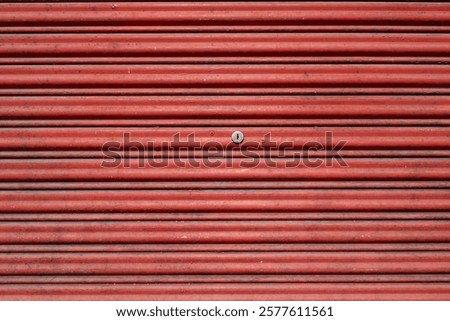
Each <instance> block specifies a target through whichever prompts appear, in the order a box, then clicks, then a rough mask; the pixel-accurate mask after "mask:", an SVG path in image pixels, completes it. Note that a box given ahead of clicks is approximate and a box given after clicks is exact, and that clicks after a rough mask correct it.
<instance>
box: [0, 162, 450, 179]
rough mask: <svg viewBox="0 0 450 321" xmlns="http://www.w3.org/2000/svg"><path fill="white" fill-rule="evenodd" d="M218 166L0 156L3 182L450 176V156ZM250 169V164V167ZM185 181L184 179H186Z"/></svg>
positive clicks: (428, 177) (423, 177) (227, 163)
mask: <svg viewBox="0 0 450 321" xmlns="http://www.w3.org/2000/svg"><path fill="white" fill-rule="evenodd" d="M211 162H217V165H215V166H208V164H206V163H205V162H204V161H203V162H198V164H194V163H193V162H191V163H189V162H186V165H185V166H183V167H180V166H179V164H177V161H175V160H173V159H170V160H168V162H167V166H164V167H161V168H158V167H155V166H152V165H151V164H149V163H148V162H143V164H141V165H142V166H141V165H140V161H139V160H138V159H131V160H129V161H128V165H127V166H125V165H124V164H123V163H122V164H121V165H119V166H118V167H115V168H110V167H102V160H99V159H58V160H51V159H50V160H49V159H36V160H33V161H30V160H17V159H15V160H0V182H58V181H59V182H76V181H82V182H90V181H93V182H121V181H138V182H139V181H143V182H183V181H186V182H193V181H214V182H217V183H219V184H217V185H220V183H221V182H224V181H233V182H239V181H244V182H249V181H269V182H270V181H278V180H280V181H286V180H288V181H295V180H301V181H313V180H318V181H333V180H346V181H351V180H355V181H358V180H365V181H377V180H383V181H385V180H400V181H401V180H428V181H433V180H434V181H446V180H449V179H450V160H449V159H445V158H426V159H421V158H408V159H401V158H397V159H396V158H372V159H366V158H363V159H358V158H351V159H348V160H347V161H346V165H347V166H338V165H336V166H326V164H325V163H322V164H320V165H319V166H316V167H311V166H307V165H306V164H304V163H300V164H298V165H297V166H289V160H286V159H282V158H278V159H275V160H273V161H272V162H271V164H267V163H264V162H259V163H258V164H253V166H248V167H244V166H242V163H244V164H248V163H249V162H248V161H247V162H246V161H245V160H242V159H240V160H239V159H234V160H225V159H212V160H211ZM249 169H251V170H249ZM181 186H183V185H181Z"/></svg>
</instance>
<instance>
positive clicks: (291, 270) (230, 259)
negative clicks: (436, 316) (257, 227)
mask: <svg viewBox="0 0 450 321" xmlns="http://www.w3.org/2000/svg"><path fill="white" fill-rule="evenodd" d="M0 258H1V260H0V274H3V275H5V274H7V275H33V274H39V275H57V274H62V275H80V274H81V275H82V274H91V275H108V274H121V275H126V274H144V275H147V274H156V275H158V274H179V275H189V274H283V273H285V274H347V273H349V272H351V273H355V274H359V273H361V274H382V273H387V274H389V273H449V272H450V253H448V252H442V251H440V252H437V253H434V252H410V253H406V252H376V253H372V252H351V253H347V252H326V253H320V252H301V253H300V252H291V253H290V252H282V253H277V252H259V253H207V252H204V253H192V254H191V253H187V252H186V253H113V254H112V253H83V254H72V253H49V254H47V255H46V256H45V257H43V256H42V254H40V253H22V254H16V253H11V254H0Z"/></svg>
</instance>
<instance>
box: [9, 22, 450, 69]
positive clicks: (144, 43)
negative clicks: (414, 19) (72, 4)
mask: <svg viewBox="0 0 450 321" xmlns="http://www.w3.org/2000/svg"><path fill="white" fill-rule="evenodd" d="M0 30H1V29H0ZM0 43H1V44H2V45H1V46H0V64H45V63H47V64H57V63H61V64H66V63H76V64H80V63H83V64H84V63H89V64H91V63H100V64H105V63H106V64H111V63H128V64H129V63H193V62H195V63H205V62H209V63H217V62H232V63H255V62H266V63H280V62H281V63H323V62H327V63H334V62H337V63H352V62H353V63H361V62H370V63H383V62H388V63H420V62H423V63H425V62H426V63H447V62H450V58H448V56H449V54H450V35H449V34H402V33H389V34H380V33H375V34H372V33H310V34H304V33H256V34H255V33H235V34H229V33H193V34H173V33H164V34H159V33H153V34H120V33H119V34H118V33H115V34H112V33H103V34H67V33H66V34H33V35H32V36H30V35H29V34H19V35H17V34H14V35H7V34H4V35H0Z"/></svg>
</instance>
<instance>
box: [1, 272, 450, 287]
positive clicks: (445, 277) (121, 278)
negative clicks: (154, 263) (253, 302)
mask: <svg viewBox="0 0 450 321" xmlns="http://www.w3.org/2000/svg"><path fill="white" fill-rule="evenodd" d="M268 282H270V283H310V284H311V286H314V284H315V283H331V284H332V283H342V282H347V283H360V282H361V283H362V282H369V283H385V282H393V283H406V282H408V283H409V282H417V283H427V282H430V283H437V282H441V283H444V282H450V274H378V275H377V274H373V275H370V274H366V275H364V274H348V275H342V274H331V275H327V274H321V275H310V274H280V275H277V274H267V275H264V274H255V275H222V274H221V275H50V276H47V275H45V276H43V275H36V276H15V275H14V276H7V277H5V276H0V284H10V283H12V284H66V285H72V284H86V285H88V284H130V283H133V284H164V283H169V284H170V283H175V284H180V285H183V284H186V283H196V284H204V285H205V286H208V285H209V284H211V283H268ZM0 286H1V285H0Z"/></svg>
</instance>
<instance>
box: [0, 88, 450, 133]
mask: <svg viewBox="0 0 450 321" xmlns="http://www.w3.org/2000/svg"><path fill="white" fill-rule="evenodd" d="M0 105H1V108H0V125H2V126H26V127H29V126H158V125H160V126H205V125H210V126H248V125H253V126H256V125H264V126H275V125H279V126H292V125H304V126H307V125H324V124H325V125H327V124H328V125H350V124H353V125H364V124H367V125H370V124H372V125H374V124H375V125H376V124H378V125H389V124H391V125H395V124H397V125H408V124H410V125H411V124H412V125H414V124H416V125H417V124H424V125H427V124H447V123H448V122H449V121H450V98H449V97H447V96H426V97H423V96H363V97H361V96H278V95H277V96H207V97H203V96H170V97H167V96H127V97H122V96H77V97H72V96H37V97H32V96H16V97H8V96H0ZM427 121H429V122H428V123H427Z"/></svg>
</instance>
